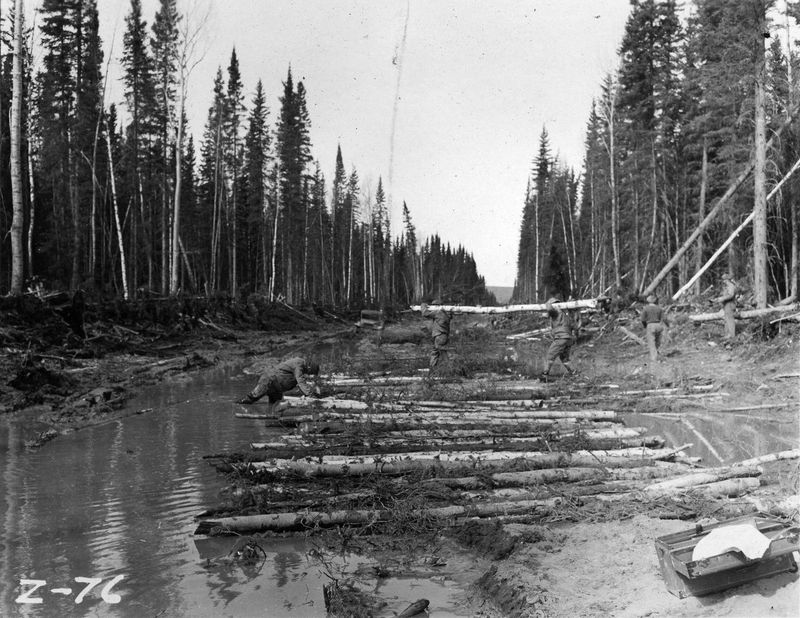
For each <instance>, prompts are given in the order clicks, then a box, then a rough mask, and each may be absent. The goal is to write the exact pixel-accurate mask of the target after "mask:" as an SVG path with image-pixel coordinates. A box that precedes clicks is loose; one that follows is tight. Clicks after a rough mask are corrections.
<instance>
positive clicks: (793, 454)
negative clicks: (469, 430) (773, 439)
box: [732, 449, 800, 467]
mask: <svg viewBox="0 0 800 618" xmlns="http://www.w3.org/2000/svg"><path fill="white" fill-rule="evenodd" d="M785 459H800V449H793V450H790V451H780V452H779V453H770V454H768V455H761V456H759V457H752V458H751V459H745V460H743V461H737V462H736V463H734V464H732V466H734V467H740V466H760V465H761V464H765V463H771V462H773V461H781V460H785Z"/></svg>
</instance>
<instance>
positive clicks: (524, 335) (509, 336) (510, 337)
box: [506, 328, 550, 341]
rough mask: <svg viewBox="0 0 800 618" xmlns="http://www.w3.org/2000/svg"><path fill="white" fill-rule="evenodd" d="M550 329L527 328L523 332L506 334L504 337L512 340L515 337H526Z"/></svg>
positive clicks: (540, 333)
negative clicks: (527, 329)
mask: <svg viewBox="0 0 800 618" xmlns="http://www.w3.org/2000/svg"><path fill="white" fill-rule="evenodd" d="M549 330H550V329H548V328H537V329H536V330H529V331H527V332H524V333H516V334H514V335H506V339H510V340H511V341H514V340H516V339H528V338H529V337H533V336H535V335H542V334H544V333H546V332H548V331H549Z"/></svg>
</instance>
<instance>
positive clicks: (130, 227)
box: [0, 0, 494, 307]
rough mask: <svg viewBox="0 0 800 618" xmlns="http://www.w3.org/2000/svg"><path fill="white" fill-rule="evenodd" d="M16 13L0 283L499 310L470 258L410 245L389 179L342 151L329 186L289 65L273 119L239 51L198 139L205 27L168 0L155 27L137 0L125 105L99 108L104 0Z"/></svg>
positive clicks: (410, 231)
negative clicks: (195, 93)
mask: <svg viewBox="0 0 800 618" xmlns="http://www.w3.org/2000/svg"><path fill="white" fill-rule="evenodd" d="M22 6H23V2H22V0H16V2H15V7H14V10H12V11H11V13H10V14H7V15H2V16H1V17H2V25H3V34H4V36H3V45H2V48H1V49H0V63H1V65H0V66H1V68H2V70H1V71H0V79H2V82H1V83H0V200H1V201H2V208H0V233H2V244H1V245H0V293H6V292H11V293H12V294H18V293H21V292H24V291H25V290H26V289H27V288H28V287H31V286H33V285H35V284H36V282H43V283H44V285H46V286H47V287H48V288H57V289H70V290H77V289H82V290H86V291H87V292H89V293H94V294H96V295H97V296H102V297H109V296H116V297H121V298H126V299H127V298H135V297H137V296H142V295H152V294H161V295H166V294H171V295H178V294H203V295H208V296H213V295H225V296H229V297H232V298H244V297H246V296H248V295H249V294H252V293H256V294H260V295H263V296H265V297H267V298H269V299H270V300H277V299H282V300H285V301H286V302H288V303H291V304H307V303H320V304H325V305H331V306H346V307H367V306H392V305H394V306H396V305H408V304H409V303H411V302H413V301H418V300H420V299H421V298H423V297H431V298H433V297H434V296H437V297H440V298H442V299H443V300H448V301H452V302H461V303H467V304H492V303H493V302H494V297H493V296H492V294H491V293H490V292H487V290H486V286H485V282H484V279H483V278H482V277H481V276H480V275H479V274H478V272H477V268H476V264H475V261H474V259H473V257H472V255H471V254H470V253H469V252H468V251H467V250H466V249H465V248H464V247H461V246H458V247H453V246H450V245H449V244H448V243H446V242H444V241H443V240H442V239H441V238H439V237H438V236H432V237H430V238H427V239H421V238H418V237H417V233H416V230H415V227H414V224H413V222H412V218H411V213H410V209H409V208H408V206H407V205H406V204H405V203H403V217H404V219H403V225H402V229H400V230H391V229H390V221H389V214H388V212H389V205H388V199H389V198H388V196H387V195H386V193H385V191H384V187H383V182H382V180H380V179H379V180H378V183H377V186H376V187H372V186H369V187H365V186H362V184H361V182H360V179H359V174H358V171H357V170H356V168H355V166H354V165H351V166H350V168H349V170H348V169H346V168H345V164H344V158H343V156H342V151H341V147H339V150H338V152H337V153H336V155H337V156H336V167H335V169H334V170H333V171H332V172H333V177H332V181H330V184H328V181H327V179H326V177H325V173H324V170H322V169H321V166H320V164H319V162H318V161H317V160H316V159H315V158H314V156H313V151H312V144H311V139H310V136H309V129H310V126H311V121H312V119H311V117H310V114H309V111H308V106H307V102H306V101H307V91H306V85H305V84H304V83H303V82H302V81H297V82H295V80H294V79H293V76H292V72H291V69H288V70H287V76H286V80H285V81H284V82H283V83H282V84H281V87H280V88H278V89H277V90H276V92H275V95H277V102H278V105H277V111H276V112H273V111H272V110H271V109H270V106H269V104H268V102H267V101H268V94H267V89H266V88H265V86H264V85H263V84H262V82H261V81H258V83H256V84H255V85H250V86H249V87H248V86H246V85H245V84H243V83H242V78H241V75H240V71H239V59H238V57H237V53H236V50H235V49H234V50H232V53H231V56H230V58H229V60H227V61H226V62H225V63H224V64H225V65H226V66H225V68H224V69H223V66H220V68H219V69H218V71H217V75H216V78H215V80H214V83H213V101H212V104H211V106H210V108H209V110H208V116H207V119H206V122H205V125H204V126H203V127H202V135H201V137H199V139H198V142H199V143H196V142H195V139H194V137H193V135H192V132H191V131H190V130H189V129H190V127H188V126H187V119H186V113H185V109H186V102H187V81H188V77H189V75H190V73H191V70H192V68H193V66H194V65H195V64H196V63H197V62H198V58H197V53H196V52H197V50H196V46H197V41H198V37H199V35H200V33H201V30H202V29H203V28H208V27H210V25H209V24H203V23H202V22H197V21H196V20H195V23H193V16H191V15H181V14H180V13H179V11H178V5H177V0H160V2H159V6H158V10H157V12H156V14H155V16H154V17H153V19H152V23H151V24H150V25H148V23H147V21H146V19H145V17H144V16H143V15H142V6H141V1H140V0H131V1H130V6H129V9H128V12H127V14H126V17H125V23H124V33H123V37H122V49H121V52H120V55H119V58H118V60H119V61H120V63H121V66H122V80H123V82H124V108H125V112H126V113H125V114H122V113H121V111H120V110H119V109H118V107H117V105H116V104H115V103H114V102H111V103H107V98H108V97H107V96H106V91H107V90H108V84H107V79H108V77H109V76H108V75H107V71H106V69H107V66H108V61H109V60H110V59H109V58H107V57H106V56H105V55H104V48H103V42H102V41H101V40H100V36H99V32H98V2H97V0H42V2H41V6H40V7H39V10H38V12H37V21H36V25H35V32H34V29H33V28H27V27H26V25H25V24H24V23H23V21H22V15H24V10H20V7H22ZM100 8H101V9H102V5H101V7H100ZM17 16H19V17H20V19H17ZM33 41H35V43H36V44H35V47H33V46H32V42H33ZM15 50H18V51H15ZM34 58H35V59H36V62H33V61H32V60H33V59H34ZM15 95H18V96H15ZM117 103H122V101H120V102H117ZM15 104H16V107H15ZM9 110H11V113H10V114H9ZM15 110H16V113H15ZM344 131H345V132H346V127H345V128H344ZM15 137H16V139H15Z"/></svg>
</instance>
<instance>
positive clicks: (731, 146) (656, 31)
mask: <svg viewBox="0 0 800 618" xmlns="http://www.w3.org/2000/svg"><path fill="white" fill-rule="evenodd" d="M798 20H800V4H798V2H797V1H796V0H792V1H788V2H784V1H783V0H781V1H780V2H775V1H772V0H693V1H691V2H687V3H682V2H677V1H675V0H660V1H659V0H632V1H631V12H630V15H629V17H628V20H627V23H626V26H625V32H624V36H623V40H622V42H621V45H620V47H619V63H618V68H617V69H616V70H614V71H613V72H611V73H609V74H608V75H607V76H606V78H605V80H604V81H603V84H602V88H601V89H600V92H599V93H598V95H597V97H596V98H595V100H594V102H593V105H592V107H591V110H588V121H587V128H586V140H585V160H584V168H583V170H581V172H580V173H579V174H578V173H576V172H575V171H574V170H572V169H570V168H569V167H568V166H566V165H565V164H564V162H562V161H559V160H558V159H557V158H555V157H554V156H553V155H552V146H551V144H550V143H549V137H548V134H547V130H546V128H545V129H543V130H542V133H541V137H540V140H539V145H538V152H537V153H536V156H535V157H534V160H533V165H532V170H531V175H530V180H529V183H528V190H527V194H526V196H525V199H524V208H523V213H522V222H521V231H520V241H519V253H518V262H517V278H516V286H515V290H514V300H515V301H516V302H527V301H532V300H534V299H537V298H544V297H547V296H549V295H556V296H561V297H564V298H566V297H568V296H576V297H580V296H587V295H588V296H597V295H600V294H603V293H610V292H611V290H615V289H616V290H620V291H622V293H623V294H641V293H649V292H651V291H653V290H657V291H658V292H659V294H661V295H666V294H669V295H674V294H675V293H676V292H678V291H679V290H680V289H682V287H684V286H685V284H686V283H688V282H690V278H691V277H692V276H693V275H694V274H695V273H696V272H698V271H700V270H701V268H702V267H704V265H705V264H706V263H707V262H708V261H709V259H710V258H711V257H712V254H714V253H715V252H716V251H717V249H718V248H720V247H722V246H723V245H724V243H725V242H726V241H727V240H729V239H730V238H731V236H734V232H735V230H736V229H737V228H738V227H740V226H741V228H742V230H741V232H740V233H739V234H738V235H736V236H735V237H734V238H733V240H732V241H731V242H730V244H729V245H728V246H727V248H726V249H725V250H724V251H723V253H721V254H720V256H719V258H718V259H716V261H714V262H713V263H712V264H711V266H710V267H709V268H708V270H707V271H706V274H705V275H704V276H702V277H700V278H698V280H697V281H696V283H694V284H693V287H692V288H691V289H692V290H693V291H696V292H700V291H702V290H704V289H707V287H708V285H709V284H712V283H714V282H715V279H716V276H718V275H719V274H721V273H722V272H723V271H725V270H727V271H729V272H730V273H731V274H733V275H734V277H736V278H737V280H738V281H739V282H740V283H741V284H742V285H743V287H749V288H750V289H751V290H752V293H753V297H754V300H755V302H756V303H757V304H758V305H760V306H763V305H764V304H765V303H766V302H767V301H768V300H769V302H775V301H777V300H781V299H786V298H787V297H793V298H795V299H796V298H797V285H798V225H800V223H799V222H798V209H800V178H798V176H799V174H794V175H792V171H793V170H796V167H795V166H796V165H797V161H798V157H800V122H798V120H797V117H796V113H797V107H798V91H799V90H800V88H799V87H798V74H799V73H800V63H799V62H798V51H800V48H799V47H798V45H799V44H800V43H799V42H798V38H800V27H798ZM782 180H784V181H785V182H784V183H783V184H782V185H781V186H780V187H778V185H779V184H780V182H781V181H782ZM717 208H718V210H714V209H717ZM712 211H713V212H712ZM717 213H718V214H717ZM751 214H752V215H753V219H752V224H750V223H749V221H748V220H747V217H748V215H751ZM708 217H710V218H708ZM707 218H708V219H707ZM706 219H707V222H706V223H704V221H705V220H706ZM698 227H699V228H700V229H699V230H698ZM698 231H699V232H700V233H698ZM676 258H677V259H676Z"/></svg>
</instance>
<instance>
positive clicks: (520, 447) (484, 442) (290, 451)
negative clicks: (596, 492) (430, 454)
mask: <svg viewBox="0 0 800 618" xmlns="http://www.w3.org/2000/svg"><path fill="white" fill-rule="evenodd" d="M570 437H571V436H558V435H555V436H553V435H547V436H541V435H540V436H528V437H507V436H502V435H497V436H488V437H486V436H484V437H457V438H456V437H446V438H441V437H426V438H422V437H417V438H406V437H396V436H395V437H387V436H383V435H380V436H364V437H362V438H352V439H350V440H341V439H340V440H337V441H335V442H324V441H318V442H312V441H306V442H304V443H295V442H293V441H287V442H286V443H281V442H256V443H253V444H251V447H253V450H256V451H266V454H262V455H250V456H249V457H248V460H249V461H266V460H268V459H272V458H281V459H302V458H304V457H318V456H320V455H337V454H338V455H376V454H380V453H381V452H383V451H386V452H389V451H392V450H393V451H397V449H398V448H402V449H403V451H404V452H406V453H409V454H413V453H414V452H417V451H425V450H427V449H430V448H431V447H437V448H439V449H441V451H442V452H449V451H457V450H462V451H463V450H465V449H468V450H470V451H476V452H480V451H481V450H482V449H487V450H488V449H495V448H496V449H503V450H508V451H513V452H516V451H523V452H529V451H539V450H541V451H544V450H547V449H548V447H549V446H556V445H558V444H559V443H560V442H561V441H562V440H563V439H565V438H570ZM664 442H665V440H664V439H663V438H661V437H659V436H645V437H641V436H639V437H634V438H588V437H586V436H583V435H581V437H580V444H581V446H582V447H584V448H588V449H592V450H609V449H611V450H613V449H619V448H637V447H650V448H660V447H662V446H663V445H664Z"/></svg>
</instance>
